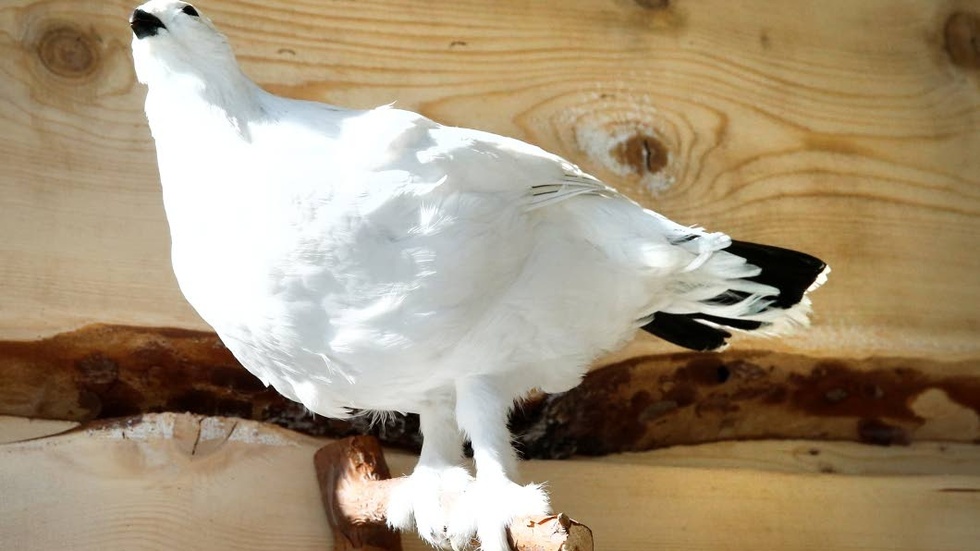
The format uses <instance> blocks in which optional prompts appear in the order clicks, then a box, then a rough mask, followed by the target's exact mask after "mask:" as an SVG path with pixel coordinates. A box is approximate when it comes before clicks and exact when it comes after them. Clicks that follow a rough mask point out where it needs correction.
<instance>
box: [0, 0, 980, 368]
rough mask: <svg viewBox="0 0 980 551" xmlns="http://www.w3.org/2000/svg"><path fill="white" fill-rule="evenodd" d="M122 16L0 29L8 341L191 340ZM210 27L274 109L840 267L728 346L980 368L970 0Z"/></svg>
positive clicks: (345, 6)
mask: <svg viewBox="0 0 980 551" xmlns="http://www.w3.org/2000/svg"><path fill="white" fill-rule="evenodd" d="M132 7H133V3H132V2H122V1H119V0H113V1H109V2H104V1H98V2H96V1H95V0H52V1H44V2H41V1H31V0H18V1H12V2H5V3H4V4H3V6H2V7H0V73H2V75H3V76H2V80H0V165H2V166H3V167H4V169H3V170H2V171H0V209H2V211H3V213H4V216H3V217H0V234H2V235H3V236H4V239H3V240H2V242H0V289H2V291H0V293H2V297H0V336H3V337H5V338H20V337H36V336H38V335H42V334H50V333H52V332H57V331H62V330H66V329H72V328H75V327H77V326H79V325H81V324H83V323H86V322H90V321H102V322H118V323H130V324H140V325H171V326H180V327H188V328H201V327H202V323H201V321H200V320H198V319H197V317H196V316H195V315H194V313H193V312H192V311H191V310H190V308H189V307H188V306H187V305H186V304H185V303H184V301H183V300H182V298H181V297H180V294H179V292H178V290H177V288H176V285H175V283H174V280H173V277H172V275H171V271H170V267H169V263H168V259H167V248H168V238H167V227H166V223H165V220H164V217H163V211H162V208H161V204H160V197H159V190H158V183H157V174H156V170H155V168H154V156H153V150H152V145H151V143H150V138H149V133H148V131H147V128H146V125H145V121H144V118H143V116H142V114H141V102H142V98H143V93H144V92H143V89H142V87H141V86H140V85H139V84H138V83H137V82H136V81H135V78H134V75H133V71H132V68H131V60H130V55H129V51H128V42H129V40H130V38H129V31H128V28H127V25H126V23H125V22H126V18H127V15H128V12H129V10H131V9H132ZM200 7H201V9H202V11H204V12H205V13H207V14H209V15H210V16H211V17H212V18H213V19H214V20H215V21H216V22H217V24H218V25H219V26H220V27H221V28H222V29H224V30H225V31H226V33H227V34H228V36H229V37H230V39H231V42H232V43H233V44H234V46H235V48H236V49H237V51H238V52H239V57H240V59H241V62H242V64H243V65H244V67H245V70H246V71H247V72H248V73H249V74H251V75H252V76H253V77H254V78H255V79H256V80H257V81H259V82H260V83H261V84H263V85H264V86H266V87H267V88H268V89H270V90H272V91H275V92H278V93H282V94H287V95H291V96H294V97H303V98H309V99H316V100H323V101H328V102H332V103H337V104H341V105H347V106H352V107H366V106H372V105H378V104H383V103H388V102H391V101H397V102H398V105H399V106H402V107H407V108H411V109H417V110H420V111H421V112H423V113H425V114H427V115H429V116H431V117H433V118H435V119H437V120H440V121H442V122H445V123H449V124H456V125H466V126H472V127H477V128H481V129H485V130H490V131H494V132H498V133H502V134H506V135H510V136H515V137H518V138H523V139H526V140H529V141H531V142H533V143H536V144H538V145H541V146H543V147H545V148H546V149H549V150H552V151H555V152H556V153H559V154H562V155H564V156H566V157H568V158H569V159H571V160H573V161H575V162H577V163H579V164H581V165H582V166H583V167H584V168H585V169H587V170H589V171H592V172H594V173H595V174H597V175H598V176H600V177H602V178H604V179H606V180H607V181H609V182H610V183H612V184H614V185H616V186H618V187H620V188H621V189H623V190H624V191H626V192H627V193H629V194H630V195H631V196H633V197H634V198H636V199H638V200H640V201H642V202H644V203H645V204H647V205H650V206H654V207H656V208H657V209H658V210H660V211H662V212H664V213H665V214H667V215H669V216H672V217H674V218H676V219H677V220H679V221H681V222H684V223H692V224H693V223H698V224H702V225H705V226H707V227H709V228H712V229H720V230H724V231H728V232H730V233H731V234H733V235H735V236H736V237H738V238H740V239H747V240H759V241H766V242H770V243H773V244H777V245H782V246H788V247H794V248H799V249H803V250H806V251H809V252H811V253H813V254H816V255H818V256H821V257H823V258H824V259H826V260H827V261H828V262H830V264H831V265H832V266H833V267H834V274H833V277H832V279H831V283H830V284H829V285H828V286H827V287H826V288H825V289H823V290H821V291H820V293H819V294H817V295H816V297H815V299H816V306H817V312H818V314H817V318H816V327H815V328H814V330H812V331H810V332H808V333H806V334H805V335H802V336H800V337H797V338H795V339H792V340H789V341H782V342H776V341H754V340H748V339H743V340H740V341H739V342H738V346H741V347H745V348H779V349H791V350H798V351H805V352H807V353H810V354H820V355H827V356H838V355H850V356H861V355H871V354H879V355H881V354H884V355H898V356H930V357H943V358H949V359H957V358H959V359H962V358H976V357H977V356H978V352H980V338H978V337H980V319H978V316H980V285H978V278H977V276H976V274H977V273H978V272H980V256H978V255H976V254H974V252H975V250H976V237H977V235H980V217H978V216H977V213H978V211H980V208H978V206H980V201H978V198H980V186H978V183H980V155H977V151H980V80H978V79H980V73H978V71H977V64H976V61H975V60H976V59H977V54H976V50H975V45H976V43H977V42H976V36H977V28H978V26H977V24H976V21H977V17H978V15H977V14H978V13H980V4H978V2H976V1H975V0H939V1H935V0H901V1H897V2H896V1H891V0H873V1H865V2H848V1H846V0H834V1H831V2H822V3H818V4H814V3H810V2H802V1H799V2H781V3H772V2H763V1H762V0H751V1H748V2H740V3H738V5H737V6H734V5H732V4H731V3H729V2H724V1H723V0H705V1H700V2H693V1H685V0H673V1H656V2H649V1H637V2H632V1H629V0H598V1H596V0H570V1H568V2H561V3H552V2H544V1H537V2H523V1H518V0H507V1H500V2H493V3H486V2H478V1H476V0H460V1H456V2H435V1H434V0H430V1H427V2H416V1H414V0H412V1H409V0H367V1H363V0H358V1H354V0H347V1H344V0H338V1H334V2H317V1H313V0H303V1H297V2H288V3H287V2H284V1H282V0H263V1H262V2H258V1H255V0H249V1H244V2H231V1H229V0H221V1H219V0H215V1H211V2H204V3H203V4H202V5H201V6H200ZM666 349H667V348H665V346H664V345H659V344H653V341H652V340H643V341H641V342H640V343H639V344H637V345H635V347H634V348H633V349H631V351H629V352H628V354H635V353H650V352H651V351H657V350H660V351H663V350H666Z"/></svg>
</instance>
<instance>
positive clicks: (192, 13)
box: [180, 4, 199, 17]
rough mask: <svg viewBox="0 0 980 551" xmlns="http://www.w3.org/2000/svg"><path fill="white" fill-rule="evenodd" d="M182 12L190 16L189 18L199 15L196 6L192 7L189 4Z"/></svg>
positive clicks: (181, 9)
mask: <svg viewBox="0 0 980 551" xmlns="http://www.w3.org/2000/svg"><path fill="white" fill-rule="evenodd" d="M180 11H182V12H184V13H186V14H187V15H189V16H191V17H197V16H198V15H199V14H198V13H197V10H196V9H194V6H192V5H190V4H187V5H186V6H184V7H183V8H180Z"/></svg>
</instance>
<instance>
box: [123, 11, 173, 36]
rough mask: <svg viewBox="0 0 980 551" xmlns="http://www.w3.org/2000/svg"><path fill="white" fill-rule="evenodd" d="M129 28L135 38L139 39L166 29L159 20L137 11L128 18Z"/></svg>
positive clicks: (151, 15) (149, 14)
mask: <svg viewBox="0 0 980 551" xmlns="http://www.w3.org/2000/svg"><path fill="white" fill-rule="evenodd" d="M129 26H130V27H132V29H133V34H135V35H136V38H141V39H142V38H146V37H148V36H153V35H155V34H157V32H158V31H159V30H160V29H166V27H164V26H163V21H160V18H158V17H157V16H155V15H153V14H152V13H147V12H145V11H143V10H139V9H138V10H136V11H134V12H133V16H132V17H131V18H129Z"/></svg>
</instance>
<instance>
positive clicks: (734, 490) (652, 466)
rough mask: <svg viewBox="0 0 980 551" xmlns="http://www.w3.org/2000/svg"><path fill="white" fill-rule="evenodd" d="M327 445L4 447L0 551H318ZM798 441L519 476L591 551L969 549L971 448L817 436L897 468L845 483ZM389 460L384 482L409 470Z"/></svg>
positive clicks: (151, 422)
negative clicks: (318, 472) (537, 488)
mask: <svg viewBox="0 0 980 551" xmlns="http://www.w3.org/2000/svg"><path fill="white" fill-rule="evenodd" d="M3 425H4V421H3V420H0V434H2V433H3V428H2V427H3ZM201 427H203V430H202V428H201ZM322 443H323V441H319V440H316V439H312V438H309V437H304V436H301V435H298V434H295V433H291V432H288V431H285V430H283V429H279V428H276V427H271V426H268V425H260V424H258V423H254V422H249V421H235V420H230V419H214V418H209V419H205V420H204V421H203V422H202V420H201V418H199V417H193V416H188V415H173V414H162V415H153V416H146V417H145V418H144V421H143V422H142V423H138V424H135V425H131V426H130V427H128V428H120V427H118V426H117V427H115V428H108V429H103V430H91V431H84V430H79V431H75V432H73V433H70V434H67V435H61V436H55V437H50V438H46V439H42V440H34V441H30V442H22V443H16V444H6V445H2V446H0V465H2V466H3V468H0V488H2V489H3V491H2V492H0V538H2V539H0V548H3V549H18V550H25V551H29V550H35V549H37V550H45V551H47V550H53V549H68V548H71V549H146V550H152V549H160V550H169V549H187V550H193V549H208V550H211V549H213V550H222V549H229V550H231V549H234V550H248V549H287V548H288V549H310V550H322V549H328V548H329V543H328V542H330V541H331V539H330V537H329V536H330V534H329V532H328V528H327V526H326V521H325V516H324V514H323V512H322V508H321V504H320V497H319V495H318V489H317V486H316V480H315V476H314V472H313V467H312V455H313V452H314V451H315V450H316V449H317V448H318V446H320V445H321V444H322ZM807 445H808V444H807V443H796V444H792V445H790V444H773V443H759V444H752V443H743V444H739V445H738V446H737V447H738V448H739V449H738V451H733V452H732V453H729V452H728V451H726V449H725V448H724V447H719V446H709V447H705V448H680V449H677V450H670V451H669V452H650V453H647V454H642V456H629V457H628V458H627V461H623V460H622V459H623V458H609V459H604V460H587V461H586V460H573V461H564V462H529V463H525V464H523V465H522V470H523V472H524V475H525V476H526V478H528V479H530V480H538V481H542V480H548V481H549V488H550V490H551V492H552V495H553V497H554V504H555V506H556V507H557V508H558V509H561V510H564V511H566V512H568V513H570V514H572V515H573V516H574V517H576V518H578V519H579V520H581V521H583V522H585V523H586V524H587V525H589V526H590V527H591V528H592V529H593V531H594V532H595V536H596V542H597V549H599V550H602V551H612V550H617V551H620V550H621V551H634V550H637V549H726V550H735V551H738V550H746V551H748V550H753V551H757V550H758V549H779V550H784V551H794V550H816V549H820V550H823V549H835V550H837V549H841V550H847V549H861V550H866V551H867V550H889V551H892V550H906V549H907V550H918V549H921V550H926V549H928V550H931V551H942V550H957V551H962V550H969V549H975V548H976V547H975V544H976V542H977V541H980V525H978V523H977V522H976V519H977V518H978V515H980V473H978V472H977V470H976V468H975V465H976V464H977V463H976V460H977V455H978V452H977V449H976V447H975V446H974V447H970V446H954V447H951V448H948V450H955V451H953V452H952V453H948V450H947V452H939V451H938V450H937V449H936V448H929V447H926V446H916V447H914V448H910V449H907V448H872V447H853V446H840V445H838V444H823V443H821V444H816V443H813V444H812V445H813V446H818V447H819V448H820V449H821V450H823V451H824V452H825V455H826V456H827V457H828V458H830V459H829V460H831V461H834V462H835V464H836V465H837V466H838V467H839V468H840V470H841V471H842V472H843V471H848V470H851V471H855V472H856V471H857V470H868V469H870V470H872V471H873V470H875V469H874V467H873V466H874V464H875V463H880V464H884V465H887V466H886V467H885V468H884V469H885V471H887V472H890V473H893V475H892V476H871V475H865V476H845V475H840V474H814V473H813V472H812V471H813V467H812V465H810V464H809V462H808V461H800V460H799V458H798V457H795V456H794V452H793V451H792V450H793V449H794V448H793V446H807ZM728 449H729V450H734V448H728ZM910 450H911V451H910ZM387 456H388V461H389V463H390V464H391V467H392V472H393V473H395V474H398V473H401V472H406V471H409V470H410V469H411V467H412V464H413V462H414V458H413V457H410V456H408V455H406V454H403V453H397V452H388V454H387ZM658 457H660V458H666V459H664V460H661V459H658ZM637 458H640V459H642V460H640V461H637V460H636V459H637ZM678 458H688V459H686V460H682V461H680V462H678ZM968 458H972V461H973V462H974V468H973V469H969V468H965V467H964V460H966V459H968ZM903 463H904V464H907V465H908V467H909V469H908V470H907V471H903V470H902V469H901V468H900V467H899V466H900V465H901V464H903ZM772 466H775V467H776V468H775V469H770V468H769V467H772ZM759 467H761V469H760V468H759ZM903 472H904V474H900V475H896V474H895V473H903ZM908 473H920V474H908ZM921 473H929V474H928V475H925V474H921ZM404 540H405V542H406V543H407V545H406V549H408V550H411V551H421V550H422V549H426V547H424V546H423V545H422V544H421V542H419V541H418V540H417V538H415V537H414V536H409V537H405V538H404Z"/></svg>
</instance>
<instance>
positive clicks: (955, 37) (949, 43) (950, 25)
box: [943, 12, 980, 69]
mask: <svg viewBox="0 0 980 551" xmlns="http://www.w3.org/2000/svg"><path fill="white" fill-rule="evenodd" d="M943 35H944V38H945V47H946V53H947V54H948V55H949V59H950V60H951V61H952V62H953V64H954V65H956V66H959V67H965V68H967V69H980V16H978V15H977V14H975V13H964V12H957V13H954V14H953V15H950V16H949V18H947V19H946V26H945V28H944V30H943Z"/></svg>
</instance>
